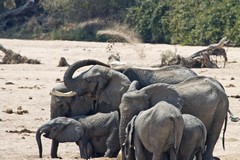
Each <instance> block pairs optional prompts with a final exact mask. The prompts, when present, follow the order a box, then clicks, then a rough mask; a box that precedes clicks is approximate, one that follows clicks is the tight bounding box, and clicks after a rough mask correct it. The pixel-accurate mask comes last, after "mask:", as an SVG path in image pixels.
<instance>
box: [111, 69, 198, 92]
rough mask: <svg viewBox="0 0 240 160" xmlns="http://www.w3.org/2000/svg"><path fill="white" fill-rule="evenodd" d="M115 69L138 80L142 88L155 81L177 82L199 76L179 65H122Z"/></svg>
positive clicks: (130, 78) (132, 79)
mask: <svg viewBox="0 0 240 160" xmlns="http://www.w3.org/2000/svg"><path fill="white" fill-rule="evenodd" d="M115 70H117V71H119V72H121V73H123V74H124V75H126V76H127V77H128V79H129V80H130V81H131V82H132V81H134V80H137V81H138V83H139V87H140V88H142V87H146V86H148V85H150V84H154V83H167V84H177V83H180V82H182V81H184V80H187V79H189V78H192V77H196V76H197V74H196V73H195V72H194V71H193V70H191V69H190V68H186V67H182V66H178V65H172V66H164V67H160V68H139V67H121V68H115Z"/></svg>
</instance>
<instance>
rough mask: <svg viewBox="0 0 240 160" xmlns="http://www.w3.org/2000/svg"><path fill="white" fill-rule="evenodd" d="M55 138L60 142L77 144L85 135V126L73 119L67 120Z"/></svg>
mask: <svg viewBox="0 0 240 160" xmlns="http://www.w3.org/2000/svg"><path fill="white" fill-rule="evenodd" d="M60 126H61V131H59V132H58V133H57V134H56V136H55V138H54V139H56V140H57V141H59V142H77V141H78V140H79V139H80V138H81V137H82V136H83V134H84V128H83V126H82V125H81V124H80V123H79V122H78V121H76V120H75V119H72V118H67V119H66V121H64V122H63V123H62V124H61V125H60Z"/></svg>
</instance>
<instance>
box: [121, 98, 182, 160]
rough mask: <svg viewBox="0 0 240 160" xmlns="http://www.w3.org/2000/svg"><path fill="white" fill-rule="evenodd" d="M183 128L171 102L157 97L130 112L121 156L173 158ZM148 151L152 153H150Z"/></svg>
mask: <svg viewBox="0 0 240 160" xmlns="http://www.w3.org/2000/svg"><path fill="white" fill-rule="evenodd" d="M183 128H184V122H183V118H182V114H181V112H180V110H179V109H177V108H176V107H175V106H173V105H171V104H169V103H167V102H164V101H161V102H159V103H157V104H156V105H155V106H154V107H152V108H150V109H148V110H145V111H142V112H140V113H139V115H138V116H134V117H133V118H132V120H131V121H130V122H129V123H128V125H127V127H126V138H125V142H124V143H123V145H122V153H123V159H127V160H131V159H133V160H135V159H138V160H148V159H153V160H162V159H164V154H165V153H168V154H169V155H170V160H176V159H177V153H178V150H179V147H180V142H181V138H182V133H183ZM151 153H152V154H151Z"/></svg>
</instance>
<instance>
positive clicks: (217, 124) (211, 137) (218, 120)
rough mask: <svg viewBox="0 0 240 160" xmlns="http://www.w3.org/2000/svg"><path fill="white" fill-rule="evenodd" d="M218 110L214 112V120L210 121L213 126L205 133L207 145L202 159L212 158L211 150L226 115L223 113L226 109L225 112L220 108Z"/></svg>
mask: <svg viewBox="0 0 240 160" xmlns="http://www.w3.org/2000/svg"><path fill="white" fill-rule="evenodd" d="M220 111H221V112H220ZM220 111H218V112H216V113H215V117H214V121H213V123H212V126H213V127H212V128H211V129H210V131H208V133H207V140H206V145H207V147H206V151H205V152H204V154H203V160H212V159H213V150H214V147H215V144H216V143H217V140H218V138H219V136H220V133H221V130H222V125H223V123H224V119H225V117H226V114H225V113H227V111H225V112H224V111H222V110H220ZM222 117H224V118H222Z"/></svg>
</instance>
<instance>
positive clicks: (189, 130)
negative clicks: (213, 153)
mask: <svg viewBox="0 0 240 160" xmlns="http://www.w3.org/2000/svg"><path fill="white" fill-rule="evenodd" d="M182 117H183V121H184V130H183V135H182V139H181V144H180V149H179V152H178V159H179V160H193V159H194V156H195V155H196V160H202V156H203V153H204V150H205V142H206V139H207V130H206V127H205V126H204V124H203V123H202V121H201V120H200V119H198V118H197V117H195V116H192V115H190V114H183V115H182Z"/></svg>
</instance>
